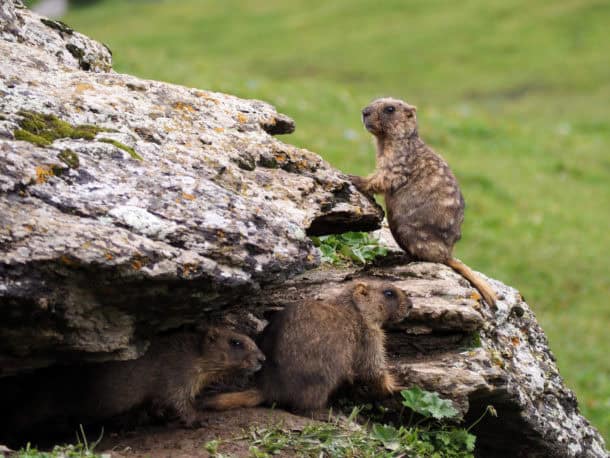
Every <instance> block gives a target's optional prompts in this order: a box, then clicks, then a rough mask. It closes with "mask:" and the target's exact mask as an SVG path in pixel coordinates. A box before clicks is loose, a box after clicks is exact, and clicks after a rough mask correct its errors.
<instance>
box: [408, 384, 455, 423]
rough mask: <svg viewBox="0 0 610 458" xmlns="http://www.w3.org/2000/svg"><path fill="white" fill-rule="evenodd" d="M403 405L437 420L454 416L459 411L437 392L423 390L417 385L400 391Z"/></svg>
mask: <svg viewBox="0 0 610 458" xmlns="http://www.w3.org/2000/svg"><path fill="white" fill-rule="evenodd" d="M400 394H401V395H402V398H403V401H402V404H403V405H404V406H405V407H408V408H409V409H411V410H413V411H414V412H417V413H418V414H420V415H423V416H424V417H428V418H429V417H433V418H435V419H437V420H441V419H443V418H454V417H456V416H457V415H458V414H459V412H458V411H457V409H455V407H453V403H452V402H451V401H450V400H448V399H442V398H441V397H440V396H439V395H438V393H435V392H431V391H424V390H422V389H421V388H419V387H418V386H415V387H413V388H410V389H408V390H402V391H401V392H400Z"/></svg>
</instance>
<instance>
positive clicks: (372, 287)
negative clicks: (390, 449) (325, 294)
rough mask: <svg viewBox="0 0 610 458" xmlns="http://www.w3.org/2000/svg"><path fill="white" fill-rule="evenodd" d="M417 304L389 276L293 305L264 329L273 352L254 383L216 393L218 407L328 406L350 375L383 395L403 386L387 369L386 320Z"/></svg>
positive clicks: (266, 348) (211, 402)
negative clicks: (327, 297) (385, 278)
mask: <svg viewBox="0 0 610 458" xmlns="http://www.w3.org/2000/svg"><path fill="white" fill-rule="evenodd" d="M411 307H412V303H411V301H410V299H409V298H408V297H407V296H406V295H405V293H404V292H403V291H401V290H399V289H398V288H396V287H395V286H393V285H392V284H391V283H388V282H384V281H355V282H353V283H352V284H350V285H349V286H348V287H346V288H345V289H344V290H343V291H342V292H341V293H340V294H339V295H338V296H336V297H334V298H331V299H326V300H323V301H308V302H304V303H300V304H295V305H290V306H287V307H286V308H285V309H284V310H282V311H280V312H278V313H276V314H275V315H274V316H273V317H272V319H271V322H270V324H269V325H268V326H267V327H266V328H265V330H264V331H263V334H262V338H261V341H260V342H261V343H260V347H261V349H262V350H263V352H264V353H265V355H266V356H267V360H266V361H265V363H264V365H263V368H262V369H261V371H260V372H259V373H258V374H257V377H256V382H255V385H256V388H253V389H249V390H246V391H241V392H236V393H224V394H219V395H217V396H214V397H210V398H208V399H207V400H205V401H204V403H203V406H204V407H207V408H211V409H216V410H226V409H232V408H236V407H254V406H256V405H259V404H262V403H267V404H272V403H277V404H278V405H280V406H283V407H286V408H289V409H291V410H293V411H296V412H312V411H314V410H317V409H320V408H323V407H324V406H325V405H326V404H327V401H328V398H329V396H330V395H331V394H332V393H333V392H335V391H336V389H337V388H339V386H341V385H342V384H344V383H354V382H356V381H359V382H363V383H364V384H366V385H368V386H370V387H371V388H372V390H373V392H374V393H375V395H377V396H379V397H382V396H386V395H390V394H392V393H393V392H395V391H397V390H398V389H400V387H398V386H397V385H396V383H395V381H394V378H393V377H392V375H391V374H390V372H389V371H388V368H387V365H386V355H385V347H384V343H385V333H384V331H383V330H382V329H381V327H382V325H383V324H385V323H393V322H399V321H402V320H403V319H404V318H405V317H406V315H407V313H408V312H409V310H410V309H411Z"/></svg>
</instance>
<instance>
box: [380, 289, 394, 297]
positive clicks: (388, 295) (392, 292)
mask: <svg viewBox="0 0 610 458" xmlns="http://www.w3.org/2000/svg"><path fill="white" fill-rule="evenodd" d="M383 295H384V296H385V297H396V293H394V291H392V290H391V289H386V290H385V291H384V292H383Z"/></svg>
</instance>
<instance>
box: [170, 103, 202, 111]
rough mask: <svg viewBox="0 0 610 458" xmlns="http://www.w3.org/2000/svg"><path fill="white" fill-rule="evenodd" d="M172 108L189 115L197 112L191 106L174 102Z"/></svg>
mask: <svg viewBox="0 0 610 458" xmlns="http://www.w3.org/2000/svg"><path fill="white" fill-rule="evenodd" d="M172 107H173V108H174V109H175V110H180V111H188V112H189V113H194V112H195V111H197V110H196V109H195V107H194V106H193V105H191V104H190V103H185V102H175V103H174V104H173V105H172Z"/></svg>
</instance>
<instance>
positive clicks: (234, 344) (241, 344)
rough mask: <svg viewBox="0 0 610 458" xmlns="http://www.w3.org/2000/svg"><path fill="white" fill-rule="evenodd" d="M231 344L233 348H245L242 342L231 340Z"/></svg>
mask: <svg viewBox="0 0 610 458" xmlns="http://www.w3.org/2000/svg"><path fill="white" fill-rule="evenodd" d="M230 344H231V346H232V347H236V348H241V347H243V346H244V344H243V343H242V341H241V340H237V339H231V341H230Z"/></svg>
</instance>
